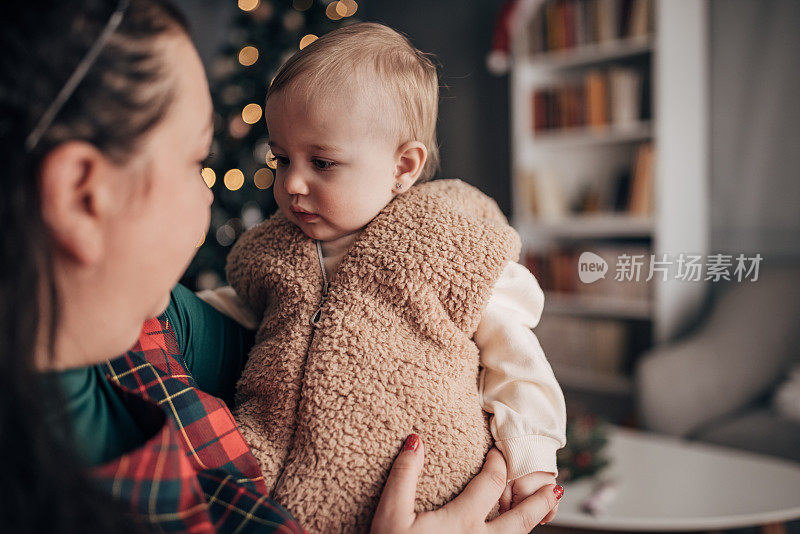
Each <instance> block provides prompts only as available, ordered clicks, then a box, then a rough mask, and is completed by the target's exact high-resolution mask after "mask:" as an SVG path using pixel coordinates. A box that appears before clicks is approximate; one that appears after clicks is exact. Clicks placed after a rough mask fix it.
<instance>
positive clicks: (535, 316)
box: [227, 23, 566, 532]
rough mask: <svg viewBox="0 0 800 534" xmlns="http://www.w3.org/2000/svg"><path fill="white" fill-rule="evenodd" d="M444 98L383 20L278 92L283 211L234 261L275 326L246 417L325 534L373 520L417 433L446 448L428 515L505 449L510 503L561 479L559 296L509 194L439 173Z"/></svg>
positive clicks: (270, 103) (274, 476)
mask: <svg viewBox="0 0 800 534" xmlns="http://www.w3.org/2000/svg"><path fill="white" fill-rule="evenodd" d="M438 97H439V93H438V79H437V73H436V68H435V67H434V65H433V64H432V63H431V61H430V60H429V59H428V57H426V55H425V54H423V53H421V52H419V51H418V50H416V49H415V48H414V47H413V46H412V45H411V44H410V43H409V41H408V40H407V39H406V38H405V37H403V36H401V35H400V34H398V33H397V32H395V31H394V30H391V29H389V28H387V27H385V26H382V25H379V24H372V23H360V24H353V25H350V26H347V27H344V28H341V29H338V30H336V31H333V32H331V33H328V34H326V35H325V36H324V37H322V38H320V39H319V40H317V41H315V42H314V43H312V44H310V45H309V46H307V47H306V48H304V49H303V50H301V51H300V52H298V53H297V54H295V55H294V56H293V57H292V58H291V59H289V60H288V61H287V62H286V64H284V65H283V66H282V67H281V69H280V70H279V72H278V74H277V75H276V77H275V79H274V80H273V82H272V85H271V86H270V88H269V91H268V93H267V102H266V108H265V115H266V120H267V125H268V129H269V136H270V137H269V141H270V147H271V150H272V153H273V154H274V159H275V162H276V163H277V170H276V178H275V186H274V192H275V199H276V201H277V203H278V206H279V208H280V209H279V211H278V212H277V213H276V214H275V215H273V216H272V217H271V218H270V219H269V220H268V221H266V222H265V223H263V224H261V225H259V226H257V227H255V228H253V229H251V230H250V231H248V232H246V233H245V234H244V235H242V237H241V238H240V239H239V241H238V242H237V243H236V245H235V246H234V248H233V250H232V251H231V253H230V255H229V257H228V266H227V275H228V280H229V281H230V283H231V286H232V287H233V288H234V289H235V291H236V293H237V295H238V298H240V299H241V300H242V301H243V302H244V304H245V305H246V307H247V308H249V310H251V311H252V312H253V314H254V315H255V318H256V324H257V326H258V333H257V337H256V345H255V347H254V348H253V350H252V352H251V353H250V356H249V359H248V362H247V365H246V367H245V369H244V372H243V375H242V378H241V380H240V382H239V385H238V391H237V404H238V408H237V420H238V422H239V425H240V427H241V429H242V432H243V434H244V436H245V438H246V439H247V441H248V443H249V445H250V446H251V447H252V449H253V452H254V454H255V455H256V457H257V458H258V460H259V462H260V463H261V466H262V469H263V471H264V476H265V478H266V482H267V487H269V488H271V491H272V496H273V497H274V498H275V499H276V500H278V501H279V502H280V503H282V504H283V505H285V506H286V507H287V508H288V509H289V510H290V511H291V512H292V513H293V514H294V515H295V516H296V517H297V518H298V519H299V520H300V521H301V523H302V524H304V525H306V526H307V528H309V530H310V531H312V532H360V531H367V530H368V529H369V523H370V520H371V516H372V513H373V512H374V509H375V506H376V505H377V501H378V497H379V495H380V491H381V488H382V486H383V482H384V481H385V479H386V476H387V474H388V471H389V468H390V466H391V463H392V460H393V459H394V457H395V455H396V454H397V452H398V451H399V450H400V446H401V444H402V440H403V439H404V438H405V436H407V435H408V434H411V433H416V434H419V435H420V436H421V437H422V439H423V440H424V442H425V445H426V457H425V468H424V472H423V475H422V477H421V478H420V483H419V487H418V490H417V509H418V510H419V511H422V510H430V509H433V508H435V507H438V506H440V505H442V504H443V503H445V502H447V501H449V500H450V499H452V498H453V497H454V496H455V495H456V494H457V493H459V492H460V491H461V490H462V489H463V488H464V486H465V485H466V483H467V482H468V481H469V480H470V479H471V478H472V477H473V476H474V475H475V474H476V473H477V472H478V471H479V470H480V468H481V466H482V464H483V460H484V457H485V455H486V452H487V451H488V450H489V448H490V447H491V446H492V444H493V443H494V444H496V445H497V447H498V448H499V449H500V450H501V451H502V453H503V454H504V456H505V459H506V462H507V465H508V479H509V481H510V482H509V488H507V493H506V498H507V499H508V497H509V496H513V497H512V499H513V501H514V502H518V501H520V500H522V499H524V498H525V497H526V496H528V495H530V494H532V493H534V492H535V491H536V490H537V489H539V488H540V487H541V486H543V485H546V484H554V483H555V477H556V475H557V473H558V471H557V467H556V450H557V449H559V448H561V447H563V446H564V445H565V444H566V437H565V424H566V410H565V404H564V397H563V395H562V392H561V389H560V388H559V385H558V383H557V382H556V380H555V378H554V376H553V372H552V370H551V368H550V365H549V364H548V362H547V360H546V358H545V356H544V354H543V352H542V349H541V347H540V345H539V343H538V341H537V339H536V337H535V335H534V334H533V332H532V331H531V328H532V327H534V326H535V325H536V324H537V323H538V321H539V317H540V315H541V313H542V308H543V305H544V296H543V294H542V291H541V289H540V288H539V286H538V284H537V282H536V279H535V278H534V277H533V276H532V275H531V274H530V273H529V272H528V271H527V270H526V269H525V268H524V267H522V266H521V265H519V264H518V263H516V260H517V259H518V256H519V248H520V243H519V237H518V236H517V234H516V233H515V232H514V230H513V229H512V228H511V227H509V226H508V224H507V223H506V221H505V218H504V217H503V215H502V214H501V212H500V211H499V209H498V208H497V205H496V204H495V203H494V201H492V200H491V199H489V198H488V197H486V196H485V195H483V194H481V193H480V192H479V191H478V190H477V189H475V188H473V187H471V186H469V185H467V184H465V183H463V182H461V181H458V180H438V181H434V182H428V180H429V179H430V178H431V177H432V176H433V174H434V173H435V171H436V169H437V167H438V159H439V158H438V149H437V144H436V133H435V130H436V118H437V108H438ZM492 438H494V439H492ZM505 506H507V505H505Z"/></svg>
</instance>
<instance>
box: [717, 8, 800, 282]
mask: <svg viewBox="0 0 800 534" xmlns="http://www.w3.org/2000/svg"><path fill="white" fill-rule="evenodd" d="M710 15H711V47H710V49H711V58H710V60H711V61H710V64H711V106H710V107H711V248H712V250H713V251H715V252H727V253H739V252H743V253H756V252H760V253H761V255H762V256H764V258H765V259H764V265H765V266H766V265H767V264H768V263H773V264H774V263H776V262H788V261H797V260H800V103H798V98H800V63H798V58H800V2H798V1H797V0H759V1H755V0H712V2H711V13H710Z"/></svg>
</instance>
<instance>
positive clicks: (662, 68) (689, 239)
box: [510, 0, 708, 419]
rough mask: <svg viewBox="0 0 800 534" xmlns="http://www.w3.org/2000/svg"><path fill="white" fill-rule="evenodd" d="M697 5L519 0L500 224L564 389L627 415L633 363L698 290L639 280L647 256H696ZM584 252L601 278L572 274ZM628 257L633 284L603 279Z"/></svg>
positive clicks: (703, 204)
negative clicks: (511, 231)
mask: <svg viewBox="0 0 800 534" xmlns="http://www.w3.org/2000/svg"><path fill="white" fill-rule="evenodd" d="M706 11H707V1H706V0H669V1H663V0H520V5H519V8H518V11H517V17H516V19H515V20H514V21H513V22H512V32H511V35H512V43H511V58H512V62H511V77H510V102H511V105H510V115H511V116H510V119H511V121H510V122H511V158H512V161H511V169H512V184H511V191H512V217H511V219H512V223H513V224H514V226H515V228H516V229H517V230H518V231H519V233H520V236H521V237H522V242H523V261H525V263H526V265H527V266H528V267H529V268H530V269H531V271H532V272H534V274H536V276H537V279H539V282H540V284H541V285H542V288H543V289H544V291H545V311H544V315H543V317H542V320H541V322H540V324H539V325H538V326H537V329H536V333H537V335H538V336H539V339H540V342H541V343H542V346H543V348H544V350H545V352H546V353H547V355H548V359H549V360H550V363H551V365H552V367H553V370H554V372H555V374H556V377H557V378H558V379H559V381H560V383H561V384H562V387H563V388H564V390H565V394H566V395H567V396H568V398H569V397H570V392H571V391H574V392H575V393H576V394H578V396H581V398H585V395H587V394H588V395H590V397H589V398H590V399H592V400H590V401H589V402H592V403H594V400H593V399H595V398H606V399H613V401H612V402H611V403H610V404H613V405H615V406H616V410H617V414H619V415H621V416H626V417H629V416H630V415H631V414H632V413H633V410H635V407H634V406H633V396H634V393H635V384H634V383H633V379H632V369H633V368H634V365H635V361H636V359H637V358H638V357H639V355H641V353H642V352H644V351H646V350H647V349H648V348H650V347H652V346H653V345H654V344H656V343H661V342H665V341H668V340H670V339H672V338H673V337H674V336H676V335H677V334H678V333H679V331H680V328H681V327H682V321H683V320H685V318H686V317H689V316H691V313H692V312H693V311H695V310H697V309H699V307H700V306H701V303H702V299H703V296H704V292H705V287H703V285H702V284H694V285H690V284H683V285H680V284H676V283H675V282H673V281H672V280H666V281H665V280H651V281H649V282H645V281H644V280H645V279H646V278H647V274H648V273H647V271H646V265H647V264H649V259H650V255H651V254H655V255H660V254H664V253H667V254H678V253H681V252H683V253H692V254H704V253H706V252H707V238H706V234H707V228H708V224H707V219H708V213H707V211H708V209H707V195H708V192H707V179H708V178H707V173H708V170H707V167H708V138H707V134H706V132H707V118H706V117H707V112H706V110H707V106H708V104H707V92H708V89H707V77H708V66H707V60H706V55H707V54H706V49H707V46H708V44H707V43H708V39H707V32H708V25H707V19H706ZM689 77H691V78H689ZM586 251H589V252H593V253H595V254H597V255H598V256H599V257H601V258H603V260H605V261H606V262H607V264H608V266H609V270H608V272H607V273H606V276H605V277H604V278H603V279H602V280H599V281H597V282H593V283H583V282H581V281H580V280H579V279H578V278H579V277H578V258H579V257H580V254H581V253H583V252H586ZM626 254H627V255H630V256H637V257H638V256H641V257H643V258H644V260H645V264H646V265H645V267H643V269H645V270H644V272H643V276H642V277H641V279H640V281H639V282H634V281H625V280H616V279H615V276H614V274H615V273H614V271H613V266H614V264H615V262H616V260H617V259H618V258H620V257H622V256H623V255H626ZM620 406H622V408H621V410H620V409H619V407H620ZM612 419H613V416H612Z"/></svg>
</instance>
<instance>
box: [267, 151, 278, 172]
mask: <svg viewBox="0 0 800 534" xmlns="http://www.w3.org/2000/svg"><path fill="white" fill-rule="evenodd" d="M267 167H269V168H270V169H277V168H278V162H277V161H275V154H273V153H272V149H270V150H269V152H267Z"/></svg>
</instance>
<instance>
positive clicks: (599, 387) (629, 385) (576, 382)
mask: <svg viewBox="0 0 800 534" xmlns="http://www.w3.org/2000/svg"><path fill="white" fill-rule="evenodd" d="M552 368H553V374H554V375H555V377H556V379H557V380H558V382H559V383H560V384H561V385H563V386H565V387H569V388H573V389H578V390H582V391H589V392H593V393H602V394H611V395H619V396H630V395H633V392H634V383H633V379H632V378H629V377H627V376H623V375H614V374H609V373H601V372H598V371H592V370H588V369H580V368H576V367H569V366H564V365H561V366H557V365H553V366H552Z"/></svg>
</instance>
